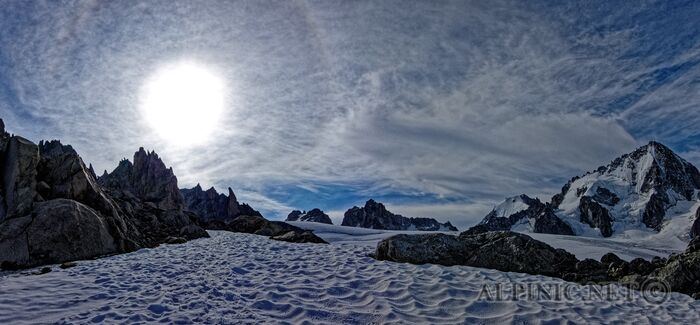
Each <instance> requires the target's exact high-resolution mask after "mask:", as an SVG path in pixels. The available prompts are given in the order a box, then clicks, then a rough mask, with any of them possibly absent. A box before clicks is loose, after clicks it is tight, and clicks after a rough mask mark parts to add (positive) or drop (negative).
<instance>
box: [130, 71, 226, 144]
mask: <svg viewBox="0 0 700 325" xmlns="http://www.w3.org/2000/svg"><path fill="white" fill-rule="evenodd" d="M224 88H225V86H224V82H223V80H222V79H221V78H219V77H218V76H216V75H215V74H213V73H212V72H210V71H209V70H207V69H206V68H205V67H204V66H201V65H199V64H196V63H190V62H187V63H182V62H181V63H176V64H171V65H168V66H164V67H163V68H161V69H160V70H158V71H156V73H155V74H154V75H153V76H152V77H151V78H150V79H148V80H147V82H146V84H145V85H144V89H143V93H142V94H141V105H140V106H141V112H142V113H143V115H144V119H145V120H146V122H147V123H148V124H149V125H150V126H151V128H152V129H153V130H154V131H155V132H156V133H157V134H158V135H160V136H161V137H162V138H163V139H164V140H166V141H167V142H168V143H169V144H171V145H173V146H176V147H187V146H193V145H198V144H204V143H206V142H207V140H209V139H211V136H212V133H213V132H214V131H215V130H216V127H217V124H218V122H219V120H220V119H221V115H222V113H223V110H224V97H225V96H224V94H225V89H224Z"/></svg>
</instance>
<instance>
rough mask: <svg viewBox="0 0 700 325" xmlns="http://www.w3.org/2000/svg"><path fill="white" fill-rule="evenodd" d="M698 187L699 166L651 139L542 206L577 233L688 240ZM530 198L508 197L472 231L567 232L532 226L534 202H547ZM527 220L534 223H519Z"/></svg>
mask: <svg viewBox="0 0 700 325" xmlns="http://www.w3.org/2000/svg"><path fill="white" fill-rule="evenodd" d="M698 189H700V172H698V169H697V168H696V167H695V166H693V165H692V164H690V163H688V162H687V161H685V160H684V159H683V158H681V157H680V156H678V155H677V154H675V153H674V152H673V151H672V150H671V149H669V148H668V147H666V146H664V145H662V144H660V143H658V142H653V141H652V142H649V143H648V144H647V145H644V146H642V147H640V148H638V149H636V150H635V151H633V152H631V153H628V154H625V155H623V156H621V157H619V158H617V159H615V160H613V161H612V162H611V163H610V164H608V165H607V166H601V167H598V168H597V169H596V170H594V171H592V172H589V173H586V174H584V175H582V176H577V177H574V178H572V179H571V180H570V181H569V182H568V183H567V184H565V185H564V186H563V187H562V190H561V192H560V193H558V194H556V195H554V196H553V197H552V200H551V202H549V203H546V204H544V206H545V207H544V208H541V209H544V210H551V212H552V216H553V217H554V218H556V219H558V220H560V221H562V222H563V223H565V224H566V225H568V226H569V227H570V228H571V230H572V232H573V233H574V234H576V235H587V236H603V237H610V236H613V235H620V236H623V235H625V234H627V235H635V236H638V235H647V236H648V235H654V234H657V233H659V234H664V235H669V236H679V237H680V238H683V239H684V240H685V241H687V239H689V234H690V230H691V225H692V223H693V220H694V212H695V209H697V207H696V206H695V205H696V204H694V202H696V201H697V200H698V198H697V190H698ZM525 198H527V197H526V196H525ZM525 198H522V196H521V198H520V199H516V200H515V201H516V202H510V203H509V202H508V201H513V198H509V199H506V202H504V203H503V204H501V205H499V206H498V207H497V208H495V209H494V211H492V212H491V213H490V214H489V215H487V216H486V217H485V218H484V220H483V221H482V222H481V223H480V224H479V225H477V226H475V227H472V229H470V231H472V232H480V231H487V230H489V229H497V230H504V229H516V230H525V231H531V232H537V233H555V234H566V232H568V231H551V230H553V229H542V228H539V229H536V228H535V227H533V226H532V225H533V224H535V221H536V218H535V216H534V215H533V214H532V211H533V210H535V209H533V208H532V206H540V207H541V206H542V204H541V203H540V204H536V203H533V202H532V199H529V198H527V199H525ZM517 201H520V203H518V202H517ZM538 201H539V200H538ZM686 210H688V211H686ZM690 210H692V211H690ZM690 212H692V213H690ZM689 213H690V214H689ZM690 215H692V216H690ZM689 216H690V217H689ZM551 220H553V219H551ZM556 222H557V223H558V221H556ZM522 224H528V225H529V226H528V227H520V225H522ZM554 230H562V229H554ZM671 232H673V234H671Z"/></svg>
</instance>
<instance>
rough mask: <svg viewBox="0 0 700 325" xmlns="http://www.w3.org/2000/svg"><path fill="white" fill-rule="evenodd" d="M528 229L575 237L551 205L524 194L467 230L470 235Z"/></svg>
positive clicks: (512, 199)
mask: <svg viewBox="0 0 700 325" xmlns="http://www.w3.org/2000/svg"><path fill="white" fill-rule="evenodd" d="M511 229H527V230H529V231H531V232H536V233H547V234H560V235H573V234H574V232H573V230H572V229H571V227H569V225H568V224H567V223H565V222H563V221H562V220H561V219H559V218H558V217H557V216H556V215H555V214H554V211H553V209H552V208H551V206H550V205H549V204H545V203H542V202H540V200H539V199H537V198H535V199H533V198H530V197H529V196H527V195H525V194H522V195H519V196H515V197H511V198H506V200H505V202H503V203H501V204H500V205H498V206H497V207H495V208H494V209H493V210H492V211H491V212H490V213H489V214H488V215H486V217H484V219H483V220H482V221H481V222H480V223H479V224H478V225H476V226H474V227H472V228H470V229H469V230H467V233H468V234H477V233H482V232H487V231H504V230H511Z"/></svg>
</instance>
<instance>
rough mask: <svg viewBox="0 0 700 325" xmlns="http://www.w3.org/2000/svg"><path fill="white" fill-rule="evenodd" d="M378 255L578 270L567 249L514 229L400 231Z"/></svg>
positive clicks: (533, 270)
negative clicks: (453, 232)
mask: <svg viewBox="0 0 700 325" xmlns="http://www.w3.org/2000/svg"><path fill="white" fill-rule="evenodd" d="M375 256H376V258H377V259H379V260H389V261H395V262H408V263H414V264H423V263H434V264H441V265H468V266H474V267H483V268H490V269H496V270H500V271H505V272H522V273H529V274H542V275H550V276H561V274H563V273H566V272H572V271H575V265H576V263H577V262H578V260H577V259H576V257H575V256H574V255H572V254H570V253H568V252H566V251H564V250H561V249H555V248H553V247H551V246H549V245H547V244H545V243H543V242H540V241H537V240H535V239H532V238H531V237H529V236H527V235H524V234H520V233H514V232H510V231H494V232H486V233H480V234H462V235H460V236H451V235H446V234H426V235H396V236H393V237H390V238H387V239H384V240H382V241H381V242H380V243H379V244H378V245H377V249H376V252H375Z"/></svg>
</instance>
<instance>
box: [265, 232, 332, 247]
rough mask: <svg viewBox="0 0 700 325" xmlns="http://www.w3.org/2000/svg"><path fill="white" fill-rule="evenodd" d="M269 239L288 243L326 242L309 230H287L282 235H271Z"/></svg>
mask: <svg viewBox="0 0 700 325" xmlns="http://www.w3.org/2000/svg"><path fill="white" fill-rule="evenodd" d="M270 239H273V240H279V241H286V242H290V243H314V244H328V242H326V241H325V240H323V239H321V238H319V237H318V236H316V235H314V233H313V232H311V231H308V230H307V231H303V232H299V231H289V232H287V233H285V234H282V235H277V236H272V237H270Z"/></svg>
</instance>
